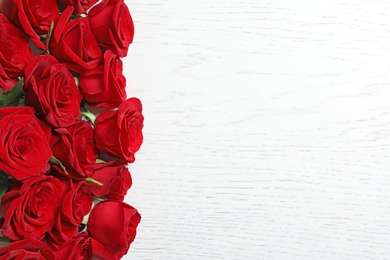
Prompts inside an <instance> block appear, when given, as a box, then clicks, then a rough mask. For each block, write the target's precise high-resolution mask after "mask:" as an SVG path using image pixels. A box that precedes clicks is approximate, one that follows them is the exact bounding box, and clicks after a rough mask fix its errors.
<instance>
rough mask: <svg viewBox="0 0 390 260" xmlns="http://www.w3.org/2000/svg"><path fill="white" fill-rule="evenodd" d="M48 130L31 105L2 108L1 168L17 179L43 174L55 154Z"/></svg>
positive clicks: (0, 117)
mask: <svg viewBox="0 0 390 260" xmlns="http://www.w3.org/2000/svg"><path fill="white" fill-rule="evenodd" d="M49 131H50V127H48V126H47V125H45V124H44V123H42V122H40V121H39V120H38V119H37V118H36V117H35V115H34V113H33V110H32V109H31V108H30V107H4V108H0V144H1V147H2V149H1V150H0V169H1V170H2V171H4V172H6V173H7V174H9V175H11V176H12V177H13V178H15V179H17V180H24V179H27V178H29V177H31V176H36V175H40V174H43V173H44V172H45V171H46V170H47V169H48V167H49V165H48V162H49V159H50V157H51V155H52V153H51V150H50V146H49V141H48V139H49V135H50V132H49Z"/></svg>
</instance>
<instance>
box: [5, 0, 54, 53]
mask: <svg viewBox="0 0 390 260" xmlns="http://www.w3.org/2000/svg"><path fill="white" fill-rule="evenodd" d="M0 12H1V13H3V14H4V15H5V16H6V17H7V18H8V19H9V20H10V21H12V22H13V23H14V24H16V25H17V26H18V27H19V28H20V29H22V30H23V31H24V32H26V34H27V35H28V36H29V37H30V39H31V40H32V42H33V43H34V44H35V45H36V46H37V47H38V48H39V49H41V50H46V45H45V44H44V43H43V42H42V41H41V38H40V36H39V35H42V34H47V33H48V31H49V30H50V26H51V24H52V22H53V21H56V20H57V19H58V8H57V2H56V1H55V0H2V1H0Z"/></svg>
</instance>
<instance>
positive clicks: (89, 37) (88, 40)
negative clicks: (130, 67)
mask: <svg viewBox="0 0 390 260" xmlns="http://www.w3.org/2000/svg"><path fill="white" fill-rule="evenodd" d="M72 11H73V7H71V6H69V7H68V8H66V9H65V11H64V12H63V13H62V14H61V17H60V19H59V20H58V23H57V24H56V25H55V27H54V30H53V34H52V36H51V37H50V42H49V49H50V53H51V54H52V55H53V56H54V57H55V58H57V59H58V60H59V61H60V62H63V63H64V64H65V65H66V67H67V68H68V69H70V70H71V71H74V72H77V73H85V72H87V71H88V70H91V69H93V68H95V67H96V66H98V65H99V63H100V61H101V59H102V58H103V54H102V52H101V50H100V47H99V44H98V43H97V42H96V39H95V37H94V36H93V34H92V33H91V32H90V28H89V24H88V20H87V19H84V18H78V19H75V20H73V21H71V22H68V20H69V17H70V16H71V14H72Z"/></svg>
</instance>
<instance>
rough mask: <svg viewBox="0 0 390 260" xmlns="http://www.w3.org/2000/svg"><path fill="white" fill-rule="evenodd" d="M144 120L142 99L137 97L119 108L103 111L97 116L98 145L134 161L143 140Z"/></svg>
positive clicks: (108, 151)
mask: <svg viewBox="0 0 390 260" xmlns="http://www.w3.org/2000/svg"><path fill="white" fill-rule="evenodd" d="M143 122H144V117H143V115H142V104H141V101H140V100H139V99H137V98H130V99H127V100H126V101H125V102H123V104H122V105H120V106H119V107H118V110H114V111H107V112H103V113H101V114H100V115H99V116H98V117H97V118H96V122H95V143H96V147H97V148H98V149H100V150H102V151H105V152H107V153H109V154H111V155H114V156H116V157H119V158H123V159H125V160H126V161H128V162H134V160H135V158H134V154H135V153H136V152H137V151H138V150H139V148H140V146H141V144H142V141H143V135H142V128H143Z"/></svg>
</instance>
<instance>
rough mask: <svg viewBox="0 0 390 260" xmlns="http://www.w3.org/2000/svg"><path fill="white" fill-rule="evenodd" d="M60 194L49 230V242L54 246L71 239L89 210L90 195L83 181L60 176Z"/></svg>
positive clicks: (90, 204) (90, 203)
mask: <svg viewBox="0 0 390 260" xmlns="http://www.w3.org/2000/svg"><path fill="white" fill-rule="evenodd" d="M61 183H62V195H61V199H60V205H61V207H60V208H59V212H58V214H57V217H56V219H55V223H54V227H53V229H52V230H51V231H49V237H50V242H51V244H52V245H54V246H55V247H58V246H59V245H61V244H63V243H64V242H65V241H67V240H69V239H71V238H72V237H73V236H75V235H76V234H77V232H78V227H79V225H80V224H81V222H82V221H83V219H84V216H85V215H87V214H88V213H89V212H90V211H91V207H92V203H93V201H92V196H91V193H90V192H89V190H88V186H87V184H86V183H85V182H83V181H81V182H73V181H72V180H71V179H69V178H66V177H64V178H62V179H61Z"/></svg>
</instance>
